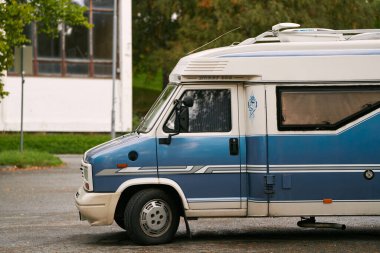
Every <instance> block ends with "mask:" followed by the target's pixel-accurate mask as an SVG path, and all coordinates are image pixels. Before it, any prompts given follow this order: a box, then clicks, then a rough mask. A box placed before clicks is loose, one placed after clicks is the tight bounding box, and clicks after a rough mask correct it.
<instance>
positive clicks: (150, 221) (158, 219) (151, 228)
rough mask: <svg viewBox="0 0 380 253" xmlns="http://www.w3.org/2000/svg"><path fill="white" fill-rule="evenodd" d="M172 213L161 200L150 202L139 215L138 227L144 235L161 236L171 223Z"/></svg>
mask: <svg viewBox="0 0 380 253" xmlns="http://www.w3.org/2000/svg"><path fill="white" fill-rule="evenodd" d="M171 219H172V213H171V210H170V208H169V206H168V204H167V203H166V202H165V201H163V200H151V201H149V202H148V203H146V204H145V205H144V207H143V208H142V210H141V213H140V226H141V228H142V230H143V231H144V233H145V234H146V235H149V236H152V237H158V236H161V235H163V234H164V233H165V232H166V231H167V230H168V229H169V225H170V223H171Z"/></svg>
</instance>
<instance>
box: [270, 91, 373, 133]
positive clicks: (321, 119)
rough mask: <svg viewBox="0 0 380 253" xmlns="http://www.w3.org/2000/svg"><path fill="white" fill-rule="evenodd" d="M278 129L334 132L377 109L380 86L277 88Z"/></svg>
mask: <svg viewBox="0 0 380 253" xmlns="http://www.w3.org/2000/svg"><path fill="white" fill-rule="evenodd" d="M277 96H278V102H279V103H278V105H279V106H280V108H279V117H278V125H279V129H280V130H288V129H289V130H291V129H295V130H296V129H300V130H302V129H310V130H326V129H327V130H329V129H330V130H334V129H338V128H339V127H341V126H343V125H345V124H347V123H349V122H351V121H353V120H355V119H357V118H358V117H361V116H363V115H364V114H366V113H369V112H371V111H373V110H375V109H377V108H379V106H380V87H378V86H361V87H357V86H355V87H349V86H344V87H337V86H335V87H282V88H277Z"/></svg>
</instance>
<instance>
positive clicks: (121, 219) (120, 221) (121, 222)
mask: <svg viewBox="0 0 380 253" xmlns="http://www.w3.org/2000/svg"><path fill="white" fill-rule="evenodd" d="M115 222H116V224H117V225H119V227H121V228H122V229H124V230H125V222H124V215H123V217H121V216H115Z"/></svg>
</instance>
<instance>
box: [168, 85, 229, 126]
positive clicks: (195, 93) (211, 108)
mask: <svg viewBox="0 0 380 253" xmlns="http://www.w3.org/2000/svg"><path fill="white" fill-rule="evenodd" d="M186 96H190V97H192V98H193V99H194V104H193V106H192V107H189V108H188V109H189V129H188V130H187V131H186V130H185V132H190V133H200V132H229V131H231V126H232V124H231V91H230V90H227V89H224V90H188V91H186V92H185V93H184V94H183V95H182V97H181V99H183V98H184V97H186ZM174 126H175V111H173V112H172V113H171V115H170V117H169V119H168V120H167V123H166V124H165V126H164V131H165V132H173V131H174ZM181 131H184V130H181Z"/></svg>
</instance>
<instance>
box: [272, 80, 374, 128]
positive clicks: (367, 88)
mask: <svg viewBox="0 0 380 253" xmlns="http://www.w3.org/2000/svg"><path fill="white" fill-rule="evenodd" d="M289 91H291V92H305V91H307V92H313V91H315V92H321V91H323V92H326V91H345V92H347V91H379V92H380V84H379V85H369V84H363V85H342V86H340V85H339V86H338V85H333V84H331V85H324V86H306V85H305V86H277V87H276V102H277V129H278V130H279V131H324V130H330V131H334V130H337V129H339V128H341V127H343V126H345V125H347V124H349V123H351V122H353V121H355V120H357V119H359V118H361V117H363V116H365V115H367V114H369V113H371V112H373V111H375V110H377V109H379V108H380V102H377V103H375V104H374V105H373V106H370V107H367V108H363V109H362V110H360V111H358V112H356V113H354V114H351V115H350V116H348V117H345V118H343V119H341V120H339V121H337V122H336V123H334V124H308V125H301V124H292V125H283V124H282V118H283V115H282V109H283V108H282V94H283V93H284V92H289Z"/></svg>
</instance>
